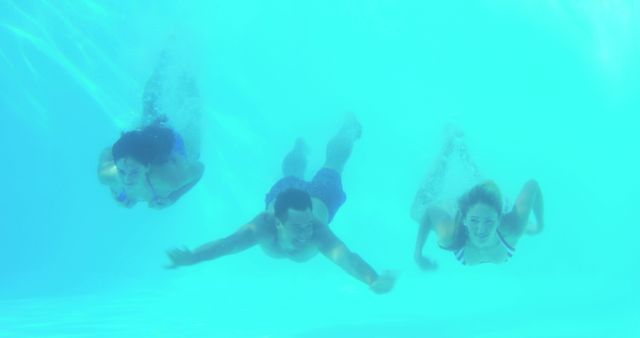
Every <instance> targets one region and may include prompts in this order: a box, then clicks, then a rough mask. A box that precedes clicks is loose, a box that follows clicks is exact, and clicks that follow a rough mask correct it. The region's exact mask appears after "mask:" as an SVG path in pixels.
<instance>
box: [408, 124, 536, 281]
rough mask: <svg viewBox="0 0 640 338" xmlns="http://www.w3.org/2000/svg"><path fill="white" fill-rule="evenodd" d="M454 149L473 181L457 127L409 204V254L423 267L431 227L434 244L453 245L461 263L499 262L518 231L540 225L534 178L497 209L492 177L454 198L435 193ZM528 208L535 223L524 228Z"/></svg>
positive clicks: (510, 248) (430, 265) (519, 234)
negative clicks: (508, 205)
mask: <svg viewBox="0 0 640 338" xmlns="http://www.w3.org/2000/svg"><path fill="white" fill-rule="evenodd" d="M454 152H457V153H458V155H459V156H460V158H461V159H462V160H463V161H464V162H465V163H466V164H467V165H468V166H469V168H470V169H471V170H472V172H473V174H474V175H475V177H476V178H477V180H478V181H481V180H480V179H479V178H478V177H479V174H478V170H477V167H476V166H475V164H474V163H473V162H472V161H471V159H470V157H469V154H468V152H467V148H466V145H465V144H464V140H463V135H462V133H461V132H460V131H456V132H453V133H450V134H449V136H448V138H447V140H446V142H445V146H444V148H443V150H442V152H441V154H440V156H439V158H438V160H437V161H436V165H435V167H434V168H433V169H432V170H431V172H430V173H429V175H428V176H427V179H426V180H425V183H424V184H423V185H422V186H421V188H420V189H419V191H418V193H417V194H416V198H415V201H414V204H413V208H412V218H413V219H414V220H415V221H416V222H418V224H419V230H418V236H417V240H416V247H415V254H414V258H415V260H416V262H417V264H418V265H419V266H420V267H421V268H422V269H423V270H429V269H434V268H436V264H435V262H433V261H431V260H430V259H428V258H426V257H425V256H424V255H423V253H422V250H423V248H424V245H425V242H426V240H427V237H428V235H429V233H430V232H431V231H433V232H435V233H436V235H437V239H438V245H439V246H440V247H441V248H442V249H444V250H449V251H453V253H454V255H455V257H456V259H457V260H458V261H459V262H461V263H462V264H464V265H476V264H482V263H495V264H498V263H503V262H506V261H507V260H508V259H509V258H511V257H512V256H513V255H514V253H515V246H516V244H517V242H518V241H519V239H520V238H521V237H522V236H523V234H525V233H528V234H537V233H540V232H541V231H542V230H543V228H544V203H543V198H542V191H541V189H540V186H539V185H538V183H537V182H536V181H535V180H530V181H529V182H527V183H526V184H525V185H524V187H523V188H522V190H521V192H520V194H519V196H518V198H517V200H516V203H515V205H514V206H513V208H512V209H511V210H508V211H507V212H503V198H502V194H501V193H500V189H499V188H498V186H497V185H496V184H495V183H494V182H493V181H484V182H480V183H478V184H476V185H475V186H473V187H472V188H471V189H469V190H468V191H466V192H465V193H464V194H463V195H462V196H461V197H460V198H459V199H458V201H457V203H456V202H455V201H450V200H443V199H441V197H440V195H441V190H442V185H443V182H442V180H443V177H444V174H445V171H446V169H447V163H448V161H449V157H450V155H451V154H452V153H454ZM532 211H533V214H534V215H535V218H536V221H537V223H536V224H535V225H534V227H533V228H528V227H529V226H532V225H533V224H529V215H530V213H531V212H532Z"/></svg>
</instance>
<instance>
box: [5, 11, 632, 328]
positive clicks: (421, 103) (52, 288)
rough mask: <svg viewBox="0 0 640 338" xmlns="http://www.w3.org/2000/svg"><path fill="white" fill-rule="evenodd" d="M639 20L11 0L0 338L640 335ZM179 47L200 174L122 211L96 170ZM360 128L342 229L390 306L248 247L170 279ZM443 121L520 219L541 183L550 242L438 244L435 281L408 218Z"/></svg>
mask: <svg viewBox="0 0 640 338" xmlns="http://www.w3.org/2000/svg"><path fill="white" fill-rule="evenodd" d="M639 22H640V4H639V3H638V2H636V1H632V0H629V1H604V0H602V1H524V0H523V1H509V2H507V1H461V0H458V1H446V2H445V1H441V2H433V3H429V2H423V1H400V2H399V1H385V0H379V1H364V0H363V1H333V0H331V1H309V2H300V1H273V2H259V1H244V0H239V1H234V2H230V1H188V2H185V3H183V4H175V3H173V2H171V1H159V2H151V1H139V2H135V3H134V2H132V3H127V4H124V3H120V2H118V1H64V0H61V1H43V0H25V1H15V0H4V1H2V2H0V75H1V76H0V144H1V145H2V146H1V147H0V149H1V153H0V154H1V155H2V158H3V159H4V161H3V164H2V166H0V174H1V177H2V178H3V180H2V182H3V184H2V187H3V192H2V194H0V206H1V207H0V266H1V267H2V270H1V272H0V337H11V338H14V337H47V338H49V337H167V338H172V337H261V338H267V337H269V338H281V337H282V338H289V337H303V338H310V337H447V338H448V337H456V338H457V337H602V336H607V337H636V336H638V335H640V330H639V329H638V328H637V324H636V322H637V318H639V315H640V311H639V310H638V306H637V304H638V301H639V300H640V297H639V292H638V287H637V285H640V283H639V282H640V273H639V272H638V271H639V269H638V268H639V265H638V257H639V255H638V253H637V252H636V250H635V247H636V242H637V238H638V237H640V236H639V235H640V231H638V222H637V220H636V219H637V209H638V208H637V205H638V203H639V202H640V201H639V200H638V198H637V195H636V190H637V189H638V188H639V187H640V186H639V184H638V179H637V176H636V175H637V172H638V169H639V168H638V167H639V166H638V161H637V159H636V157H637V155H636V154H637V150H636V149H635V148H636V147H637V144H638V141H637V140H636V135H637V131H636V129H637V126H638V120H639V119H638V112H640V95H639V94H638V93H640V90H639V89H640V67H639V65H640V61H638V60H640V23H639ZM163 51H165V52H167V51H168V52H169V53H170V54H171V55H172V62H174V63H175V64H176V65H178V66H177V67H179V68H180V69H185V70H186V71H187V72H188V73H189V74H192V75H193V76H194V78H195V79H196V80H197V83H198V86H199V88H200V92H201V94H202V95H201V96H202V97H201V98H202V105H203V110H202V117H201V118H202V120H201V123H200V126H201V128H202V151H201V156H200V158H201V160H202V162H203V163H204V164H205V166H206V171H205V175H204V177H203V179H202V180H201V181H200V182H199V183H198V185H197V186H196V187H195V188H194V189H193V190H192V191H190V192H188V193H187V194H186V195H185V196H184V197H183V198H182V199H181V200H179V201H178V202H177V203H176V204H175V205H173V206H171V207H170V208H167V209H164V210H161V211H157V210H152V209H149V208H146V207H145V206H142V205H139V206H137V207H135V208H133V209H124V208H121V207H118V206H117V205H116V204H115V203H114V202H113V200H112V198H111V196H110V194H109V192H108V191H107V189H106V188H105V187H104V186H102V185H100V184H99V182H98V181H97V179H96V171H95V170H96V165H97V160H98V155H99V153H100V151H101V150H102V149H104V148H105V147H107V146H109V145H111V144H112V143H113V142H114V140H115V139H116V138H117V137H118V136H119V135H120V132H122V131H124V130H128V129H130V128H133V127H135V125H134V123H135V121H136V119H137V118H138V117H139V114H140V111H141V95H142V90H143V88H144V84H145V82H146V81H147V79H148V77H149V76H150V74H151V73H152V72H153V69H154V66H155V64H156V63H157V62H158V59H159V58H160V55H161V53H162V52H163ZM346 112H354V113H355V114H356V115H357V116H358V118H359V120H360V121H361V123H362V125H363V136H362V139H361V140H360V141H358V143H357V144H356V146H355V149H354V152H353V155H352V157H351V159H350V161H349V163H348V165H347V167H346V169H345V172H344V175H343V181H344V188H345V190H346V192H347V195H348V201H347V203H346V204H345V205H344V207H343V208H342V209H341V210H340V212H339V213H338V215H337V216H336V218H335V220H334V222H333V223H332V229H333V230H334V231H335V232H336V234H337V235H339V236H340V237H341V238H342V239H343V240H344V241H345V243H347V244H348V245H349V247H350V248H351V249H352V250H354V251H356V252H358V253H359V254H360V255H361V256H362V257H363V258H365V259H366V260H367V261H368V262H369V263H371V264H372V265H373V266H374V267H375V268H376V269H377V270H379V271H385V270H391V271H394V272H395V273H397V274H398V276H399V277H398V281H397V285H396V287H395V289H394V290H393V291H392V292H391V293H389V294H386V295H375V294H373V293H372V292H371V291H370V290H368V289H367V287H366V286H363V285H361V283H359V282H358V281H357V280H355V279H353V278H351V277H350V276H348V275H346V274H344V273H343V272H342V271H340V270H339V269H338V268H336V267H335V266H333V265H332V264H331V263H330V262H328V261H327V260H326V259H324V258H322V257H320V256H319V257H317V258H314V259H313V260H311V261H310V262H307V263H305V264H298V263H293V262H289V261H282V260H274V259H271V258H268V257H266V256H265V255H264V254H263V253H262V252H261V251H260V250H259V249H257V248H254V249H251V250H248V251H246V252H243V253H242V254H238V255H235V256H232V257H226V258H223V259H220V260H217V261H213V262H208V263H203V264H200V265H198V266H194V267H188V268H184V269H178V270H175V271H168V270H166V269H164V268H163V266H164V265H166V264H167V258H166V256H165V251H166V250H168V249H170V248H173V247H179V246H182V245H186V246H188V247H193V246H196V245H199V244H201V243H203V242H206V241H210V240H213V239H215V238H219V237H222V236H225V235H227V234H229V233H230V232H232V231H233V230H234V229H236V228H237V227H238V226H239V225H241V224H243V223H245V222H246V221H248V220H250V219H251V218H252V217H253V216H254V215H255V214H256V213H257V212H259V211H261V210H262V209H263V207H264V206H263V198H264V194H265V193H266V192H267V190H268V189H269V187H270V186H271V184H272V183H273V182H274V181H275V180H276V179H278V178H279V175H280V161H281V159H282V157H283V156H284V155H285V154H286V153H287V151H288V150H289V149H290V147H291V146H292V145H293V142H294V140H295V139H296V138H297V137H300V136H303V137H304V138H305V139H306V140H307V142H308V144H309V147H310V150H311V152H310V158H309V172H308V173H307V174H308V176H311V174H313V172H314V171H315V170H317V168H319V167H320V166H321V165H322V161H323V159H324V153H325V150H324V147H325V144H326V142H327V140H328V139H329V138H330V137H331V136H332V135H333V134H334V133H335V131H336V130H337V129H338V128H339V127H340V125H341V123H342V118H343V115H344V114H345V113H346ZM170 118H171V119H172V120H173V121H174V122H175V123H178V124H179V123H183V122H184V119H186V117H185V116H183V115H180V114H174V115H172V116H170ZM451 122H453V123H455V124H457V125H458V126H459V127H460V128H461V129H462V130H464V132H465V134H466V139H467V143H468V145H469V149H470V153H471V154H472V156H473V157H474V159H475V160H476V162H477V164H478V165H479V167H480V168H481V170H482V172H483V174H484V175H485V176H486V177H490V178H493V179H494V180H495V181H496V182H497V183H498V184H499V185H500V186H501V188H502V190H503V192H504V194H505V195H507V196H508V197H509V198H510V199H511V200H513V199H514V198H515V196H517V193H518V191H519V189H520V188H521V187H522V185H523V184H524V183H525V182H526V181H527V180H528V179H530V178H535V179H537V180H538V181H539V182H540V185H541V187H542V190H543V193H544V197H545V207H546V229H545V231H544V233H542V234H541V235H539V236H537V237H526V238H524V239H523V240H522V241H521V242H520V243H519V244H518V248H517V253H516V255H515V256H514V258H513V259H512V260H510V261H509V262H508V263H506V264H502V265H480V266H477V267H465V266H462V265H460V264H459V263H457V262H456V261H455V259H454V257H453V255H451V253H448V252H444V251H441V250H438V249H437V246H436V244H435V242H434V240H433V238H431V239H430V241H429V242H428V244H427V247H426V249H425V252H426V253H428V254H429V255H430V256H431V257H433V259H434V260H436V261H437V262H438V264H439V267H438V269H437V270H436V271H432V272H423V271H420V270H419V268H418V267H417V266H416V265H415V263H414V262H413V258H412V254H413V248H414V244H415V235H416V232H417V227H416V224H415V223H414V222H413V221H412V220H411V219H410V217H409V209H410V207H411V203H412V200H413V197H414V194H415V191H416V189H417V188H418V185H419V184H420V182H421V180H422V179H423V177H424V175H425V173H426V171H427V170H428V168H429V165H430V164H431V163H432V162H433V159H434V158H435V156H436V154H437V152H438V150H439V149H440V147H441V144H442V140H443V129H444V127H445V125H447V123H451Z"/></svg>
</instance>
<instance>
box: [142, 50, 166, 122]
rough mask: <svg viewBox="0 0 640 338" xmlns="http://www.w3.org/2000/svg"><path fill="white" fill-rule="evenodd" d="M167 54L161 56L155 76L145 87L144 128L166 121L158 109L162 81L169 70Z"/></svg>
mask: <svg viewBox="0 0 640 338" xmlns="http://www.w3.org/2000/svg"><path fill="white" fill-rule="evenodd" d="M167 62H168V61H167V53H166V52H163V53H162V54H161V55H160V60H158V64H157V65H156V67H155V69H154V70H153V74H151V76H150V77H149V80H147V83H146V85H145V86H144V92H143V94H142V121H141V125H142V126H143V127H145V126H148V125H151V124H153V123H155V122H165V121H160V120H163V119H165V120H166V117H163V116H162V115H161V114H160V109H159V107H158V98H159V97H160V95H161V91H162V85H161V81H162V79H163V77H164V76H165V72H166V68H167Z"/></svg>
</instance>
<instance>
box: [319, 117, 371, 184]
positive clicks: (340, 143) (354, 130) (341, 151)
mask: <svg viewBox="0 0 640 338" xmlns="http://www.w3.org/2000/svg"><path fill="white" fill-rule="evenodd" d="M361 135H362V125H360V122H358V120H357V119H356V118H355V116H354V115H351V114H349V115H348V116H347V117H346V118H345V121H344V124H343V125H342V128H340V131H338V134H336V135H335V136H334V137H333V138H332V139H331V140H329V143H327V155H326V159H325V162H324V167H325V168H328V169H333V170H335V171H337V172H338V173H340V174H342V171H343V170H344V165H345V164H346V163H347V160H349V157H350V156H351V151H352V150H353V145H354V143H355V142H356V141H357V140H358V139H360V137H361Z"/></svg>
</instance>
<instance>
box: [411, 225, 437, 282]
mask: <svg viewBox="0 0 640 338" xmlns="http://www.w3.org/2000/svg"><path fill="white" fill-rule="evenodd" d="M430 232H431V223H430V222H429V221H428V219H427V218H426V217H424V218H423V220H422V221H421V222H420V226H419V229H418V236H417V239H416V248H415V251H414V253H413V258H414V259H415V261H416V263H417V264H418V266H419V267H420V268H421V269H422V270H432V269H435V268H436V267H437V265H436V263H435V262H433V261H432V260H430V259H429V258H427V257H425V256H424V255H423V254H422V250H423V249H424V245H425V243H426V242H427V238H428V237H429V233H430Z"/></svg>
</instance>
